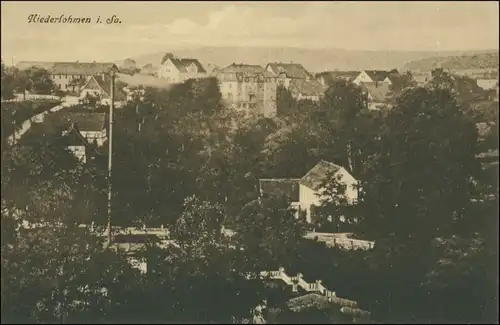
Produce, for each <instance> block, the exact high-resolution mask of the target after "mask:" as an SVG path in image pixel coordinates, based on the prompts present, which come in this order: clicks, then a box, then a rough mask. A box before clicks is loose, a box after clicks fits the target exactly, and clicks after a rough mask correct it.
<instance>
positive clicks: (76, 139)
mask: <svg viewBox="0 0 500 325" xmlns="http://www.w3.org/2000/svg"><path fill="white" fill-rule="evenodd" d="M64 142H65V143H66V144H67V145H68V146H85V147H86V146H88V145H89V142H88V141H87V139H85V137H84V136H83V135H82V134H81V133H80V132H78V130H76V129H75V128H73V126H72V125H71V126H70V127H69V130H68V133H66V134H65V135H64Z"/></svg>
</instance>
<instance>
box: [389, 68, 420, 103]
mask: <svg viewBox="0 0 500 325" xmlns="http://www.w3.org/2000/svg"><path fill="white" fill-rule="evenodd" d="M391 80H392V83H391V85H390V86H389V89H390V91H391V92H392V95H393V96H392V97H393V98H394V100H395V99H396V98H397V96H398V95H399V94H401V93H402V92H403V91H404V90H405V89H407V88H412V87H416V86H417V82H416V81H415V79H413V74H412V72H411V71H410V70H408V71H406V72H405V73H404V74H402V75H399V76H396V77H393V78H392V79H391Z"/></svg>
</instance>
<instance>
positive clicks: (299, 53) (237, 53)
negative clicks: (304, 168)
mask: <svg viewBox="0 0 500 325" xmlns="http://www.w3.org/2000/svg"><path fill="white" fill-rule="evenodd" d="M167 52H172V53H174V54H175V55H177V56H181V57H190V58H196V59H198V60H199V61H200V62H201V63H202V64H204V65H205V64H213V65H216V66H219V67H226V66H228V65H230V64H232V63H233V62H234V63H248V64H260V65H265V64H267V63H269V62H274V61H280V62H297V63H302V64H303V65H304V67H305V68H306V69H308V70H309V71H310V72H313V73H315V72H321V71H325V70H335V69H337V70H362V69H373V70H374V69H390V68H398V69H400V68H403V67H404V65H405V64H406V63H408V62H410V61H416V60H421V59H424V58H429V57H436V56H453V55H456V56H459V55H472V54H478V53H490V52H493V51H475V52H407V51H353V50H342V49H305V48H304V49H301V48H258V47H200V48H196V49H184V50H182V49H181V50H175V49H168V48H167V49H165V51H164V52H158V53H150V54H145V55H140V56H136V57H132V59H133V60H134V61H135V62H136V63H137V66H140V67H141V66H144V65H145V64H148V63H151V64H153V65H155V66H157V65H159V64H160V61H161V59H162V57H163V55H164V54H165V53H167ZM497 55H498V54H497ZM497 57H498V56H497ZM122 62H123V61H116V63H118V64H121V63H122ZM497 62H498V59H497Z"/></svg>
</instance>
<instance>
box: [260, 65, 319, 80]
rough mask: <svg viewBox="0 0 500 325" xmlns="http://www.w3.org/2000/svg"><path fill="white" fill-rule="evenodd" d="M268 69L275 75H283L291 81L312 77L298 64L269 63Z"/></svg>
mask: <svg viewBox="0 0 500 325" xmlns="http://www.w3.org/2000/svg"><path fill="white" fill-rule="evenodd" d="M268 68H270V69H271V70H272V72H273V73H274V74H276V75H279V74H281V73H284V74H285V75H286V76H287V77H288V78H292V79H307V78H310V77H312V76H311V74H310V73H309V72H308V71H307V70H306V69H305V68H304V66H303V65H302V64H299V63H280V62H275V63H269V64H268Z"/></svg>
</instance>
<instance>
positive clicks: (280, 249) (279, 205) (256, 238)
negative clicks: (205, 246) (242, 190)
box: [235, 196, 305, 272]
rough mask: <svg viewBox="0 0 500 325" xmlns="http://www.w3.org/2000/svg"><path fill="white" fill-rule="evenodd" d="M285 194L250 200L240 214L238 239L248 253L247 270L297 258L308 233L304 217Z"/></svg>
mask: <svg viewBox="0 0 500 325" xmlns="http://www.w3.org/2000/svg"><path fill="white" fill-rule="evenodd" d="M295 212H296V211H295V210H294V209H293V208H291V207H290V203H289V202H288V201H287V200H286V199H285V198H282V197H272V196H271V197H262V198H259V199H258V200H254V201H251V202H249V203H248V204H246V205H245V206H244V207H243V208H242V210H241V212H240V214H239V215H238V223H237V227H236V229H235V231H236V235H235V241H236V242H237V243H238V244H237V246H238V247H240V248H241V249H242V250H243V254H244V256H245V257H246V258H245V259H244V261H245V263H243V264H242V265H241V266H240V267H241V268H242V270H245V271H247V272H252V271H261V270H275V269H277V268H278V267H279V266H281V264H282V263H286V261H289V260H290V259H294V258H295V251H296V247H297V245H298V243H300V242H301V241H302V240H303V239H302V238H303V236H304V234H305V227H304V221H305V220H297V219H296V218H295Z"/></svg>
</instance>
